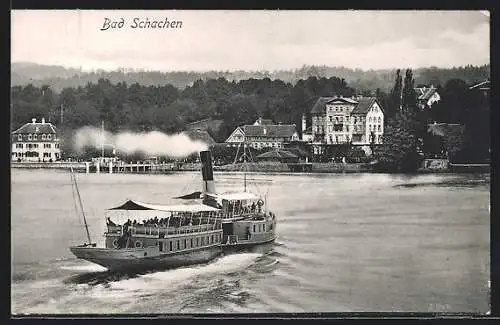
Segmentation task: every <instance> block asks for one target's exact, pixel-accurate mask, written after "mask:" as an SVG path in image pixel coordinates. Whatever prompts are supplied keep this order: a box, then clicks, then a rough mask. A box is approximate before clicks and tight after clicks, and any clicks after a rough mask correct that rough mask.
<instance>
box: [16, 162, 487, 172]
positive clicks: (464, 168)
mask: <svg viewBox="0 0 500 325" xmlns="http://www.w3.org/2000/svg"><path fill="white" fill-rule="evenodd" d="M85 164H86V163H85V162H53V163H44V162H30V163H20V162H15V163H11V169H50V170H69V169H70V168H73V170H74V171H75V172H77V173H86V165H85ZM248 165H250V166H249V167H250V168H247V170H246V172H247V173H255V174H271V175H272V174H295V175H301V174H302V175H308V174H361V173H369V174H405V173H401V172H386V171H377V170H375V169H374V168H372V167H371V166H370V165H367V164H363V163H345V164H344V163H310V164H309V166H310V168H309V169H308V170H293V169H291V168H290V166H289V165H288V164H284V163H272V164H263V163H253V164H248ZM200 167H201V165H200V164H199V163H185V164H182V165H179V167H178V168H175V169H161V168H158V169H156V168H155V169H151V170H125V171H113V172H112V173H113V174H160V175H168V174H173V173H182V172H197V171H200ZM214 172H218V173H219V172H226V173H242V172H243V170H242V168H241V166H240V165H223V166H214ZM489 172H490V165H489V164H450V166H449V167H448V168H440V169H434V168H419V169H418V170H417V171H415V172H414V173H415V174H455V173H460V174H466V173H489ZM90 173H91V174H96V171H95V170H92V171H90ZM100 174H110V173H109V171H108V169H107V168H103V169H102V170H101V171H100Z"/></svg>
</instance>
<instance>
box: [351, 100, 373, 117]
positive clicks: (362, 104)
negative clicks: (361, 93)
mask: <svg viewBox="0 0 500 325" xmlns="http://www.w3.org/2000/svg"><path fill="white" fill-rule="evenodd" d="M376 100H377V99H376V98H375V97H366V98H360V99H358V105H356V107H354V109H353V110H352V114H366V113H368V111H369V110H370V108H371V107H372V106H373V104H374V103H375V101H376Z"/></svg>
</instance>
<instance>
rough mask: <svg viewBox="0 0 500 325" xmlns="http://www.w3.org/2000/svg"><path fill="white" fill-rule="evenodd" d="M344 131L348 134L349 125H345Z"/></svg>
mask: <svg viewBox="0 0 500 325" xmlns="http://www.w3.org/2000/svg"><path fill="white" fill-rule="evenodd" d="M345 130H346V131H347V132H349V124H346V125H345Z"/></svg>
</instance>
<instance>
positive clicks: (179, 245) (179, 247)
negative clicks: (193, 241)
mask: <svg viewBox="0 0 500 325" xmlns="http://www.w3.org/2000/svg"><path fill="white" fill-rule="evenodd" d="M179 249H181V244H180V243H179V240H177V250H179Z"/></svg>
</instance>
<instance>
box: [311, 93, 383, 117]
mask: <svg viewBox="0 0 500 325" xmlns="http://www.w3.org/2000/svg"><path fill="white" fill-rule="evenodd" d="M334 100H342V101H344V102H346V103H350V104H355V105H356V104H357V105H356V106H355V107H354V109H353V111H352V114H366V113H368V111H369V110H370V107H372V105H373V103H374V102H375V101H376V100H377V99H376V98H375V97H361V98H356V99H354V98H348V97H337V96H335V97H320V98H318V100H317V101H316V103H315V104H314V106H313V108H312V109H311V113H313V114H314V113H316V114H319V113H325V112H326V104H328V103H331V102H332V101H334ZM379 106H380V105H379Z"/></svg>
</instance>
